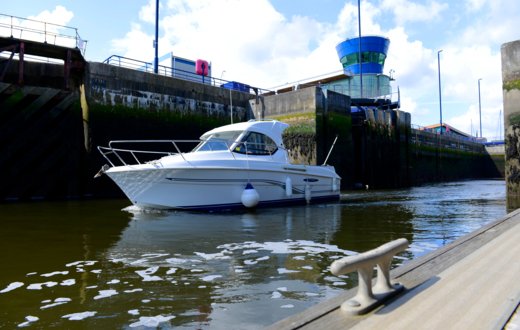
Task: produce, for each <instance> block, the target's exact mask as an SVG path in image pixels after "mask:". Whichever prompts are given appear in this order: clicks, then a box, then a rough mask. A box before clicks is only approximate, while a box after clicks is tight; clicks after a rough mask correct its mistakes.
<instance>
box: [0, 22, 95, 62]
mask: <svg viewBox="0 0 520 330" xmlns="http://www.w3.org/2000/svg"><path fill="white" fill-rule="evenodd" d="M0 35H2V36H7V37H10V38H17V39H23V40H30V41H37V42H43V43H49V44H52V45H55V46H63V47H68V48H77V49H79V50H80V51H81V54H82V55H85V52H86V49H87V40H84V39H82V38H81V37H80V35H79V33H78V29H77V28H74V27H70V26H64V25H59V24H54V23H48V22H43V21H37V20H32V19H28V18H22V17H17V16H10V15H4V14H0Z"/></svg>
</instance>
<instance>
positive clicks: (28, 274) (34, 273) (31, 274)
mask: <svg viewBox="0 0 520 330" xmlns="http://www.w3.org/2000/svg"><path fill="white" fill-rule="evenodd" d="M36 274H38V273H37V272H31V273H27V274H25V276H33V275H36Z"/></svg>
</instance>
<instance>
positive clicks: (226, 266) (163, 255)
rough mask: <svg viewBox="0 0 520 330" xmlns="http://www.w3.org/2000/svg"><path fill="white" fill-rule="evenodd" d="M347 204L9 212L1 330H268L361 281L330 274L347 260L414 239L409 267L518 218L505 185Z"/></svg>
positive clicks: (448, 187)
mask: <svg viewBox="0 0 520 330" xmlns="http://www.w3.org/2000/svg"><path fill="white" fill-rule="evenodd" d="M345 198H346V199H345V201H344V202H341V203H337V204H326V205H310V206H301V207H291V208H272V209H260V210H256V211H255V212H252V213H249V212H243V213H214V214H206V213H188V212H161V213H158V212H156V213H143V212H139V211H138V210H135V209H133V208H132V207H130V208H126V207H127V206H128V205H129V203H128V202H127V201H126V200H110V201H106V200H103V201H82V202H56V203H46V202H37V203H33V204H0V226H1V230H0V262H1V263H0V265H1V266H0V267H1V272H0V328H8V329H9V328H16V327H18V326H20V325H21V326H27V327H28V328H34V329H52V328H56V329H134V328H136V329H143V328H146V327H147V326H149V327H152V328H155V327H157V328H161V329H168V328H173V327H185V328H189V329H192V328H212V329H231V328H232V329H256V328H260V327H262V326H266V325H269V324H272V323H273V322H276V321H278V320H280V319H283V318H285V317H287V316H289V315H292V314H295V313H298V312H300V311H303V310H305V309H306V308H308V307H310V306H312V305H314V304H316V303H318V302H320V301H323V300H325V299H327V298H330V297H332V296H334V295H336V294H338V293H339V292H341V291H343V290H345V289H347V288H350V287H352V286H355V285H356V280H355V275H351V276H350V277H347V276H344V277H341V278H339V277H335V276H333V275H332V274H331V273H330V272H329V271H328V267H329V266H330V264H331V262H332V261H333V260H335V259H336V258H339V257H342V256H345V255H349V254H351V253H353V252H355V251H358V252H359V251H365V250H368V249H371V248H375V247H377V246H379V245H381V244H383V243H386V242H387V241H390V240H393V239H397V238H400V237H405V238H407V239H408V240H409V241H410V243H411V245H410V248H409V249H408V250H407V251H405V252H403V253H401V254H400V255H399V256H398V257H397V258H395V259H394V266H398V265H399V264H401V263H403V262H406V261H407V260H410V259H413V258H416V257H418V256H421V255H423V254H425V253H428V252H430V251H432V250H435V249H436V248H438V247H440V246H442V245H445V244H447V243H449V242H451V241H453V240H454V239H456V238H458V237H460V236H462V235H464V234H467V233H469V232H471V231H473V230H475V229H477V228H479V227H481V226H482V225H484V224H486V223H488V222H490V221H493V220H495V219H498V218H500V217H502V216H504V215H505V214H506V206H505V183H504V182H503V181H465V182H455V183H444V184H436V185H428V186H424V187H417V188H411V189H403V190H389V191H368V192H361V193H359V192H356V193H346V194H345ZM124 208H126V210H122V209H124ZM24 322H25V323H24Z"/></svg>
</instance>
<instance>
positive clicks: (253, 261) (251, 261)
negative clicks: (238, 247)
mask: <svg viewBox="0 0 520 330" xmlns="http://www.w3.org/2000/svg"><path fill="white" fill-rule="evenodd" d="M257 263H258V261H256V260H245V261H244V264H246V265H256V264H257Z"/></svg>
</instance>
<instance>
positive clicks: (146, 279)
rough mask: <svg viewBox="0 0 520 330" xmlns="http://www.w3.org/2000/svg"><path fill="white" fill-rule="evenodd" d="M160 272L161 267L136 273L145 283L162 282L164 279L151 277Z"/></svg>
mask: <svg viewBox="0 0 520 330" xmlns="http://www.w3.org/2000/svg"><path fill="white" fill-rule="evenodd" d="M157 270H159V266H154V267H149V268H147V269H145V270H136V271H135V272H136V273H137V274H138V275H139V276H141V277H142V278H143V281H144V282H151V281H162V280H163V279H162V277H159V276H150V275H152V274H155V272H157Z"/></svg>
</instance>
